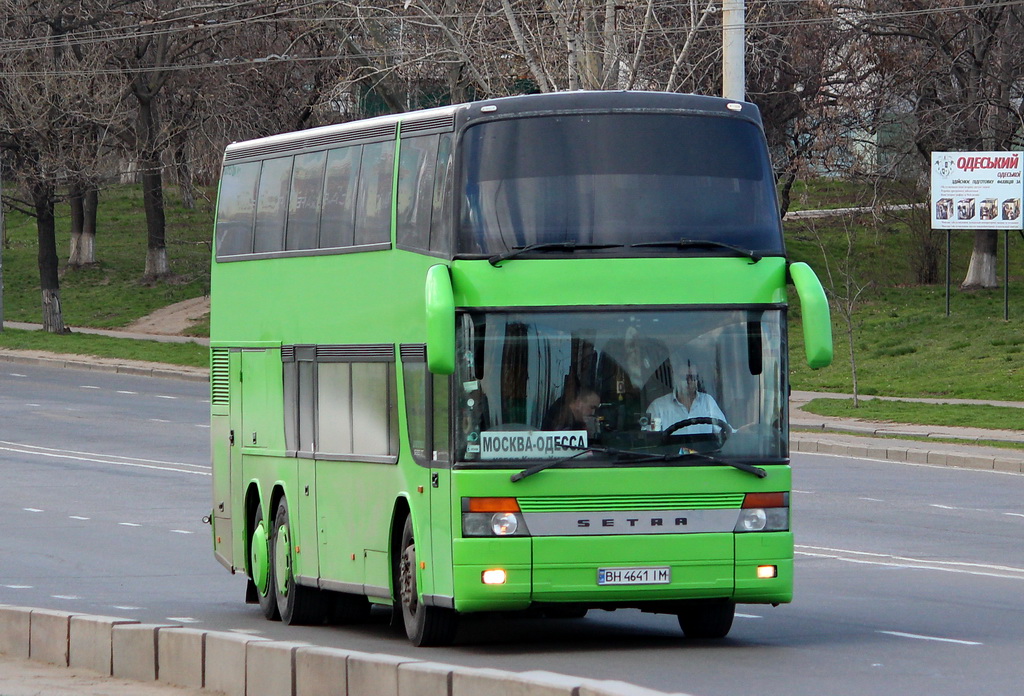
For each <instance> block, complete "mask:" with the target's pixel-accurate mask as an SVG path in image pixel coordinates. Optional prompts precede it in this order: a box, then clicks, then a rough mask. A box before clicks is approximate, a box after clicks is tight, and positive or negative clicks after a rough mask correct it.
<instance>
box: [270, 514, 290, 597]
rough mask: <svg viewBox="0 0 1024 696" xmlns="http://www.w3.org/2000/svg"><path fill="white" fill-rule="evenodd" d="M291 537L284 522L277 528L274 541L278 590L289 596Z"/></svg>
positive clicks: (275, 577)
mask: <svg viewBox="0 0 1024 696" xmlns="http://www.w3.org/2000/svg"><path fill="white" fill-rule="evenodd" d="M290 551H291V539H290V537H289V534H288V525H287V524H282V525H281V526H280V527H278V528H277V540H276V542H275V543H274V570H275V572H276V575H275V576H274V579H275V580H277V591H278V592H279V593H280V594H281V595H282V596H285V597H287V596H288V581H289V580H290V579H291V576H292V557H291V553H290Z"/></svg>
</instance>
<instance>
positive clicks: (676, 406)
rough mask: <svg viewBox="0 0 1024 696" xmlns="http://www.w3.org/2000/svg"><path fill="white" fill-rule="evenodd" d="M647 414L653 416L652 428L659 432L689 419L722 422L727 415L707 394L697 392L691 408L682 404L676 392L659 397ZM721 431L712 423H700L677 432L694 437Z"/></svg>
mask: <svg viewBox="0 0 1024 696" xmlns="http://www.w3.org/2000/svg"><path fill="white" fill-rule="evenodd" d="M647 412H648V413H650V414H651V424H652V428H655V429H657V430H666V429H667V428H669V427H671V426H673V425H675V424H676V423H678V422H679V421H681V420H686V419H687V418H717V419H719V420H721V421H724V420H725V414H724V413H722V409H720V408H719V407H718V403H717V402H715V399H714V397H712V396H711V395H710V394H708V393H707V392H697V396H696V397H695V398H694V400H693V403H692V404H690V408H689V409H687V408H686V406H684V405H683V404H681V403H680V402H679V400H678V399H676V393H675V392H674V391H671V392H669V393H668V394H665V395H664V396H659V397H658V398H657V399H655V400H654V401H652V402H651V405H650V406H648V407H647ZM719 430H720V428H719V427H718V426H715V425H711V424H710V423H707V424H705V423H700V424H697V425H688V426H686V427H685V428H680V429H679V430H677V431H676V433H677V434H679V435H694V434H700V433H716V432H718V431H719ZM731 431H732V428H731V427H730V432H731Z"/></svg>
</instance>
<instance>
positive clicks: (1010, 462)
mask: <svg viewBox="0 0 1024 696" xmlns="http://www.w3.org/2000/svg"><path fill="white" fill-rule="evenodd" d="M992 468H993V469H995V470H996V471H1008V472H1011V473H1014V474H1021V473H1024V463H1022V462H1021V461H1020V460H1017V459H1003V458H1002V457H996V458H995V459H994V460H993V461H992ZM0 652H3V650H2V649H0Z"/></svg>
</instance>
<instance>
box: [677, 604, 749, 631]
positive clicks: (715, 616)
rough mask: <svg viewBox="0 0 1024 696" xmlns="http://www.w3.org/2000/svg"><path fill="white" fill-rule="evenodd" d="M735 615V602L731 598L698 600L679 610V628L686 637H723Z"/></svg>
mask: <svg viewBox="0 0 1024 696" xmlns="http://www.w3.org/2000/svg"><path fill="white" fill-rule="evenodd" d="M735 616H736V603H735V602H733V601H732V600H729V599H715V600H711V601H707V602H700V603H699V604H693V605H692V606H689V607H687V608H686V609H684V610H683V611H681V612H679V628H681V629H683V634H684V635H685V636H686V637H687V638H725V637H726V636H727V635H729V630H730V629H732V620H733V617H735Z"/></svg>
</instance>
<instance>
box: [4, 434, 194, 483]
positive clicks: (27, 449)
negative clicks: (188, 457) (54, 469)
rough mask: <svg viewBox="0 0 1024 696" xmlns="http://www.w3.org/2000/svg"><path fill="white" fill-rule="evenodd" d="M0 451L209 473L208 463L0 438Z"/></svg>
mask: <svg viewBox="0 0 1024 696" xmlns="http://www.w3.org/2000/svg"><path fill="white" fill-rule="evenodd" d="M0 451H3V452H15V453H17V454H31V455H36V456H39V457H52V458H55V459H70V460H73V461H82V462H95V463H97V464H110V465H112V466H126V467H133V468H139V469H156V470H158V471H172V472H175V473H180V474H194V475H196V476H210V475H211V474H210V467H209V465H202V464H186V463H184V462H165V461H160V460H157V459H139V458H135V457H121V456H118V455H115V454H96V453H94V452H78V451H75V450H61V449H54V448H52V447H40V446H37V445H25V444H21V443H18V442H6V441H4V440H0ZM183 467H184V468H183Z"/></svg>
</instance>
